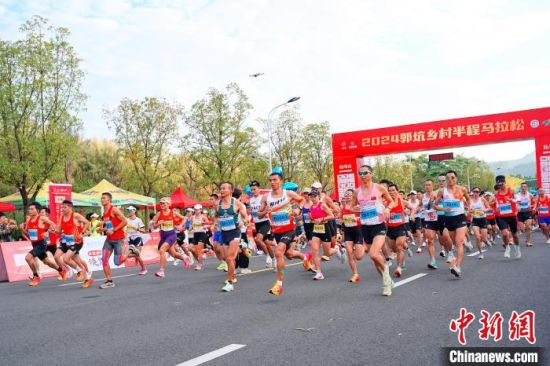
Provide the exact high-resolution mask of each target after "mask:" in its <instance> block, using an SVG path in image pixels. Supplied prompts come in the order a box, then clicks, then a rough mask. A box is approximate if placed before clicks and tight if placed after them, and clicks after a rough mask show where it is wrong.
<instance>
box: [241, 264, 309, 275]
mask: <svg viewBox="0 0 550 366" xmlns="http://www.w3.org/2000/svg"><path fill="white" fill-rule="evenodd" d="M301 264H302V262H299V263H291V264H287V265H286V267H294V266H299V265H301ZM267 271H272V272H273V271H274V270H273V268H263V269H258V270H256V271H252V272H250V273H239V274H238V275H237V276H246V275H247V274H254V273H260V272H267Z"/></svg>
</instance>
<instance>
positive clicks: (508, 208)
mask: <svg viewBox="0 0 550 366" xmlns="http://www.w3.org/2000/svg"><path fill="white" fill-rule="evenodd" d="M499 212H500V213H501V215H506V214H511V213H512V205H510V204H506V205H500V206H499Z"/></svg>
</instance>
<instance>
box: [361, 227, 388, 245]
mask: <svg viewBox="0 0 550 366" xmlns="http://www.w3.org/2000/svg"><path fill="white" fill-rule="evenodd" d="M386 232H387V228H386V224H385V223H382V224H378V225H361V234H362V235H363V240H365V244H367V245H371V244H372V241H373V240H374V238H375V237H377V236H380V235H382V236H386Z"/></svg>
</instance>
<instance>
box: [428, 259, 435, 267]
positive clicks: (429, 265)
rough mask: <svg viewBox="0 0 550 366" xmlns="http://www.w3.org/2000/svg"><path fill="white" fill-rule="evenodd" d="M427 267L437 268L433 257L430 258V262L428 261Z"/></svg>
mask: <svg viewBox="0 0 550 366" xmlns="http://www.w3.org/2000/svg"><path fill="white" fill-rule="evenodd" d="M428 268H429V269H437V262H436V260H435V258H434V259H432V260H431V261H430V263H428Z"/></svg>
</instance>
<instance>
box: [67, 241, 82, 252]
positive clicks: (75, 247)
mask: <svg viewBox="0 0 550 366" xmlns="http://www.w3.org/2000/svg"><path fill="white" fill-rule="evenodd" d="M83 246H84V244H82V243H80V244H75V245H71V246H70V247H69V250H70V251H71V252H74V254H80V250H81V249H82V247H83Z"/></svg>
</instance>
